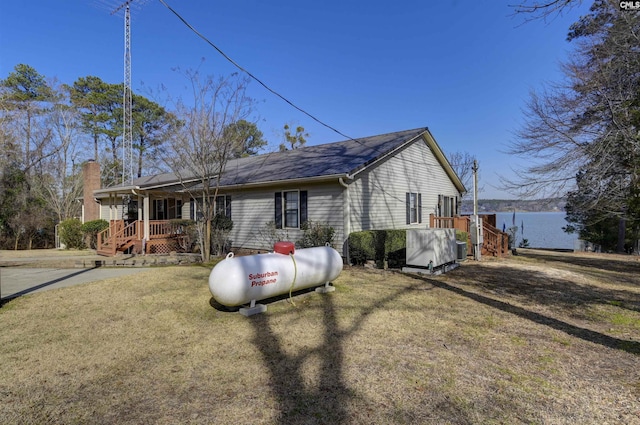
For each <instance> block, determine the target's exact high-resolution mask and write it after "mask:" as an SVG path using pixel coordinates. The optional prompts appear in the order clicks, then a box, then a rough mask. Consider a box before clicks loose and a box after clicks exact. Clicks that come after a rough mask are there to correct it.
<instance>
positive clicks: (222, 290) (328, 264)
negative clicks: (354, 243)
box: [209, 246, 342, 307]
mask: <svg viewBox="0 0 640 425" xmlns="http://www.w3.org/2000/svg"><path fill="white" fill-rule="evenodd" d="M292 257H293V258H292ZM294 259H295V263H294ZM341 271H342V257H341V256H340V254H339V253H338V251H336V250H335V249H333V248H331V247H328V246H320V247H316V248H303V249H298V250H295V254H292V255H289V254H280V253H277V252H272V253H268V254H258V255H248V256H245V257H234V256H233V254H229V255H228V256H227V258H225V259H224V260H222V261H221V262H219V263H218V264H216V266H215V267H214V268H213V270H211V274H210V275H209V290H210V291H211V294H212V295H213V298H214V299H215V300H216V301H217V302H219V303H220V304H222V305H225V306H228V307H234V306H239V305H243V304H247V303H250V302H251V301H258V300H263V299H265V298H269V297H275V296H278V295H282V294H286V293H288V292H289V291H297V290H300V289H305V288H311V287H313V286H320V285H323V284H325V283H327V282H331V281H332V280H333V279H335V278H336V277H338V275H339V274H340V272H341ZM294 278H295V282H294ZM292 284H293V286H292Z"/></svg>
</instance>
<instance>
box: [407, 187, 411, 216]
mask: <svg viewBox="0 0 640 425" xmlns="http://www.w3.org/2000/svg"><path fill="white" fill-rule="evenodd" d="M407 224H411V194H410V193H409V192H407Z"/></svg>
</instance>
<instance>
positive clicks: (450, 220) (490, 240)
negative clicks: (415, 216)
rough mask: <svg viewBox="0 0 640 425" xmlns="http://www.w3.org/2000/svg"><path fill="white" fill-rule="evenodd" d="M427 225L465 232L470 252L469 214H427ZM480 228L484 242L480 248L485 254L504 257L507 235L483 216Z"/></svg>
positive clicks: (507, 246) (507, 247)
mask: <svg viewBox="0 0 640 425" xmlns="http://www.w3.org/2000/svg"><path fill="white" fill-rule="evenodd" d="M429 227H431V228H434V229H457V230H461V231H463V232H467V234H468V235H469V238H468V240H467V249H468V251H467V252H472V250H471V249H472V246H471V218H470V217H469V216H458V217H437V216H435V215H434V214H430V215H429ZM482 228H483V231H484V242H483V244H482V250H483V251H484V252H485V253H486V254H491V255H493V256H496V257H504V256H505V255H507V254H508V252H509V235H507V234H506V233H504V232H501V231H500V230H498V229H496V228H495V227H493V226H492V225H491V224H489V220H487V219H486V218H484V217H483V220H482Z"/></svg>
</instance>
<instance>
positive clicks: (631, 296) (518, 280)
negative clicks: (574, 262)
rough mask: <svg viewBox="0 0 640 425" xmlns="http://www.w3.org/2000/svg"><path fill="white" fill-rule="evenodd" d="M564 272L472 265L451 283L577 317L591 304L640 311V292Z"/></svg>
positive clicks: (612, 277) (462, 269) (467, 265)
mask: <svg viewBox="0 0 640 425" xmlns="http://www.w3.org/2000/svg"><path fill="white" fill-rule="evenodd" d="M556 261H558V260H556ZM533 264H536V263H533ZM537 264H538V266H540V267H541V268H542V267H544V263H537ZM541 270H542V269H541ZM564 270H565V269H562V270H561V271H560V273H559V274H558V275H557V276H554V275H553V273H547V272H545V271H534V270H523V269H521V268H518V267H511V266H509V265H508V264H504V265H502V266H500V268H494V267H483V266H482V265H480V264H475V263H472V264H466V265H465V266H464V267H461V268H460V269H459V270H457V271H456V273H455V275H452V277H451V279H452V280H453V281H454V282H456V283H459V284H460V285H463V286H474V287H476V286H477V287H479V288H482V289H483V290H486V291H489V292H495V293H497V294H500V296H506V297H511V298H514V299H518V300H520V301H524V302H526V303H531V304H542V305H547V306H555V307H559V308H561V309H563V310H569V311H571V310H573V314H578V313H579V312H578V311H577V310H576V309H575V307H578V306H584V305H590V304H605V305H616V306H618V307H620V308H624V309H627V310H632V311H640V293H639V292H637V291H632V290H625V289H617V288H615V289H613V288H608V287H606V286H604V285H603V286H597V285H595V284H591V283H588V282H586V281H585V282H584V283H581V282H580V280H579V279H578V280H576V279H565V278H563V276H562V272H564ZM577 271H578V273H580V274H584V275H587V276H588V274H589V273H588V271H587V272H584V271H583V269H579V270H577ZM619 277H620V276H615V277H614V276H607V275H601V276H599V277H598V279H599V280H601V281H606V279H607V278H608V279H616V280H615V281H613V282H611V283H620V281H619V280H618V278H619ZM621 277H622V278H624V277H627V278H628V280H631V281H633V280H635V279H638V278H634V276H633V275H632V274H631V273H629V274H628V275H623V276H621ZM639 288H640V286H639Z"/></svg>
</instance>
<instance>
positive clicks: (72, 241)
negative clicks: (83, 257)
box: [60, 218, 84, 249]
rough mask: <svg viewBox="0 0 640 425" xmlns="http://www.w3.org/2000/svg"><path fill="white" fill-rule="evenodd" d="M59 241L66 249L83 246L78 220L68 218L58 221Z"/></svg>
mask: <svg viewBox="0 0 640 425" xmlns="http://www.w3.org/2000/svg"><path fill="white" fill-rule="evenodd" d="M60 242H62V243H63V244H65V246H66V247H67V249H82V248H84V236H83V234H82V223H81V222H80V220H78V219H77V218H70V219H67V220H65V221H63V222H62V223H60Z"/></svg>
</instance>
